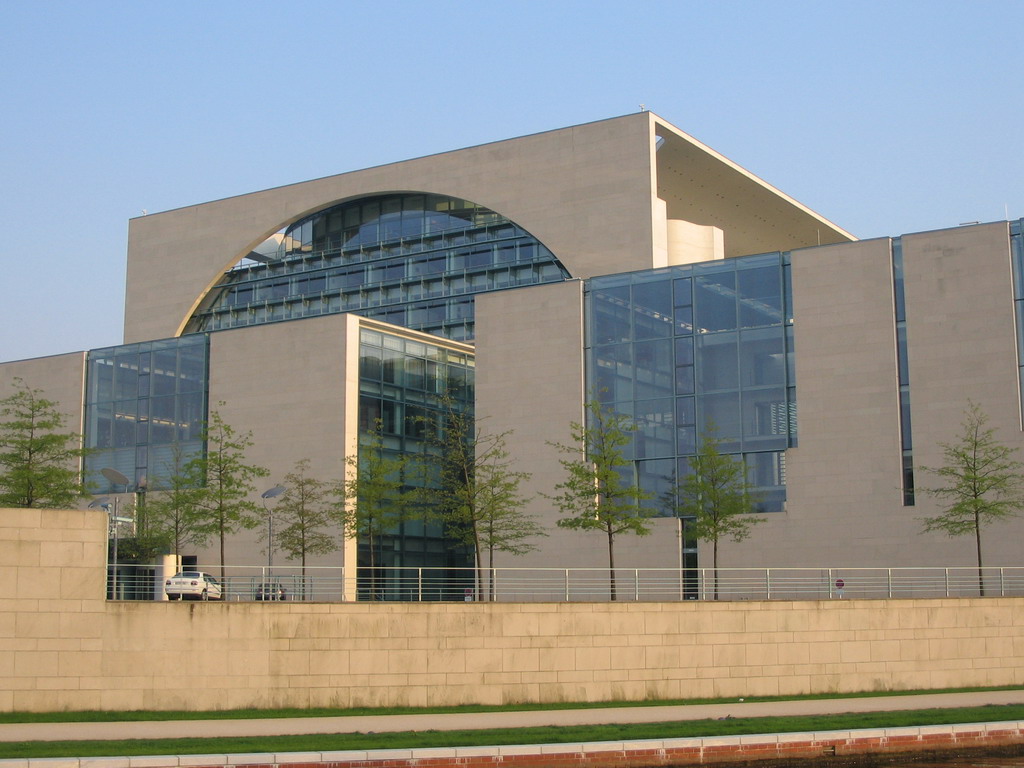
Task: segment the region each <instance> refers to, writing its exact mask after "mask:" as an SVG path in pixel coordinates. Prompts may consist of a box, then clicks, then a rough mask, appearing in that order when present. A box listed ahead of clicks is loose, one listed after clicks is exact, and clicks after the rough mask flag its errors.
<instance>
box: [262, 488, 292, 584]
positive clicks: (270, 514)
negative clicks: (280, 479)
mask: <svg viewBox="0 0 1024 768" xmlns="http://www.w3.org/2000/svg"><path fill="white" fill-rule="evenodd" d="M285 490H286V488H285V487H284V486H283V485H275V486H274V487H273V488H268V489H267V490H265V491H264V492H263V493H261V494H260V498H261V499H263V509H265V510H266V512H267V569H268V574H269V569H270V568H273V567H274V510H273V508H272V507H270V506H269V505H268V504H267V501H269V500H270V499H274V498H277V497H278V496H280V495H281V494H282V493H284V492H285Z"/></svg>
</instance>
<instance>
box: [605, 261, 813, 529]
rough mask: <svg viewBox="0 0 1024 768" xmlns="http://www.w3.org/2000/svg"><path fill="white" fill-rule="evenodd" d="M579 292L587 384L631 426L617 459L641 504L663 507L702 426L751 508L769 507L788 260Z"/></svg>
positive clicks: (777, 478)
mask: <svg viewBox="0 0 1024 768" xmlns="http://www.w3.org/2000/svg"><path fill="white" fill-rule="evenodd" d="M586 296H587V333H588V338H587V347H588V350H587V354H588V357H587V361H588V362H587V370H588V379H587V385H588V388H589V389H590V391H591V392H592V393H593V395H594V396H595V397H596V398H597V399H598V400H599V401H600V402H601V403H603V404H605V405H608V406H610V407H611V408H613V409H614V410H615V411H616V412H618V413H621V414H624V415H626V416H628V417H630V418H631V419H632V420H633V423H634V425H635V427H636V432H635V433H634V437H633V443H632V446H631V453H630V455H629V458H630V459H631V460H632V461H633V464H634V468H635V474H636V479H637V480H638V481H639V483H640V484H641V487H643V488H645V489H647V490H649V491H652V492H653V494H654V498H653V500H652V501H650V502H648V503H650V504H653V505H664V502H663V499H664V494H665V493H666V492H667V491H669V489H671V487H672V486H673V483H674V480H675V479H676V478H677V477H682V476H683V475H685V474H686V473H687V472H689V471H690V469H689V462H688V457H690V456H692V455H694V454H695V453H696V451H697V445H698V442H699V440H700V436H701V433H702V432H703V431H704V430H706V429H708V428H713V429H714V432H715V434H716V436H717V437H718V438H719V439H721V440H722V445H721V449H722V450H723V452H725V453H729V454H732V455H735V456H737V457H738V458H742V460H743V461H744V462H745V464H746V467H747V473H748V477H749V479H750V482H751V483H752V484H753V485H754V487H755V488H756V489H757V491H758V494H759V497H760V499H761V502H760V508H761V510H762V511H765V512H773V511H781V509H782V507H783V503H784V501H785V498H786V489H785V450H786V448H788V447H790V446H793V445H795V444H796V394H795V372H794V368H793V319H792V313H791V306H792V299H791V296H792V291H791V289H790V277H789V258H788V254H783V253H771V254H763V255H757V256H746V257H741V258H734V259H725V260H722V261H715V262H708V263H704V264H694V265H686V266H677V267H668V268H665V269H657V270H649V271H643V272H632V273H627V274H621V275H613V276H607V277H598V278H593V279H591V280H589V281H587V288H586ZM662 512H663V513H664V514H670V513H669V512H668V511H667V510H662Z"/></svg>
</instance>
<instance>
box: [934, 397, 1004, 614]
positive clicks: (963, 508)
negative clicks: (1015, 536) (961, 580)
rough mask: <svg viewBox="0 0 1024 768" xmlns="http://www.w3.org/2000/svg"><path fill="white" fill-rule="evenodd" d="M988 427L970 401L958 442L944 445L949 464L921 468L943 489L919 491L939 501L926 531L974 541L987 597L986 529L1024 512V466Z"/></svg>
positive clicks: (980, 411) (980, 580)
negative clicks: (983, 537)
mask: <svg viewBox="0 0 1024 768" xmlns="http://www.w3.org/2000/svg"><path fill="white" fill-rule="evenodd" d="M987 423H988V416H987V415H986V414H985V413H984V412H983V411H982V410H981V408H980V407H979V406H978V405H977V404H976V403H973V402H970V401H969V402H968V404H967V408H966V410H965V411H964V419H963V421H962V422H961V432H960V435H959V437H958V438H957V440H956V441H955V442H952V443H941V444H940V445H941V446H942V455H943V457H944V458H945V462H946V463H945V464H944V465H943V466H941V467H921V469H922V470H924V471H925V472H927V473H929V474H931V475H934V476H935V477H936V478H938V479H939V481H940V483H941V484H940V485H936V486H932V487H918V489H917V490H918V491H920V492H922V493H925V494H927V495H929V496H932V497H934V498H936V499H938V501H939V505H940V508H941V510H940V512H939V514H937V515H932V516H930V517H924V518H921V522H922V524H923V527H924V530H925V531H941V532H943V533H945V534H946V535H947V536H951V537H955V536H965V535H973V536H974V541H975V548H976V551H977V560H978V579H979V583H980V584H981V594H982V595H984V594H985V587H984V582H983V581H982V548H981V531H982V528H983V527H984V526H986V525H988V524H990V523H993V522H996V521H998V520H1004V519H1006V518H1008V517H1013V516H1015V515H1017V514H1019V513H1020V511H1021V510H1022V509H1024V483H1022V480H1021V469H1022V467H1024V464H1022V463H1021V462H1019V461H1017V460H1016V459H1014V458H1013V455H1014V454H1015V453H1016V452H1017V449H1016V448H1010V447H1008V446H1005V445H1003V444H1002V443H1000V442H999V441H997V440H996V438H995V429H994V428H993V427H987V426H986V424H987Z"/></svg>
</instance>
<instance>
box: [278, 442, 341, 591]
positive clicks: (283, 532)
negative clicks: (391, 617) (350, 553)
mask: <svg viewBox="0 0 1024 768" xmlns="http://www.w3.org/2000/svg"><path fill="white" fill-rule="evenodd" d="M284 487H285V492H284V495H283V496H281V500H280V501H278V502H277V505H276V507H275V509H274V515H275V516H276V517H277V519H278V520H279V521H280V523H281V528H280V530H279V532H278V533H277V534H276V536H275V541H274V544H275V545H277V546H278V547H280V548H281V549H282V550H283V551H284V553H285V557H287V558H288V559H289V560H299V561H300V562H301V563H302V583H303V585H305V583H306V558H307V557H308V556H309V555H325V554H327V553H328V552H333V551H334V550H336V549H337V548H338V542H337V541H336V540H335V539H334V537H333V536H331V535H330V534H329V533H327V531H326V530H325V529H326V528H327V527H328V526H329V525H330V524H331V523H332V518H331V508H330V505H329V504H328V487H327V483H325V482H323V481H322V480H318V479H316V478H315V477H310V475H309V459H301V460H300V461H298V462H296V464H295V469H294V470H292V471H291V472H289V473H288V474H287V475H285V476H284ZM268 543H269V542H268Z"/></svg>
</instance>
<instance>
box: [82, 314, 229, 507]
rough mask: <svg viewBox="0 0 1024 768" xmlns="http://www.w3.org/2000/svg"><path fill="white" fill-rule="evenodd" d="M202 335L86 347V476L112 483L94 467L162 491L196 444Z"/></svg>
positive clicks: (94, 483) (202, 390)
mask: <svg viewBox="0 0 1024 768" xmlns="http://www.w3.org/2000/svg"><path fill="white" fill-rule="evenodd" d="M208 363H209V341H208V338H207V336H206V335H205V334H196V335H191V336H183V337H181V338H177V339H163V340H160V341H147V342H142V343H138V344H125V345H122V346H118V347H107V348H105V349H94V350H92V351H90V352H89V355H88V361H87V372H86V402H85V444H86V447H87V448H89V449H90V451H91V452H90V454H89V455H88V456H87V457H86V460H85V469H86V481H87V482H88V483H90V488H91V489H92V490H93V491H94V492H97V493H111V492H115V491H125V490H126V489H125V488H114V487H112V486H111V484H110V482H109V481H108V480H107V479H105V478H104V477H103V475H102V474H101V472H100V470H101V469H104V468H108V467H109V468H111V469H115V470H117V471H118V472H120V473H121V474H122V475H124V476H125V477H127V478H128V479H129V480H130V481H131V483H132V484H133V485H137V484H138V483H139V481H141V480H142V479H143V478H145V479H146V482H147V484H148V488H149V489H150V490H161V489H162V488H164V487H165V485H164V482H165V481H166V479H167V478H168V477H170V476H171V475H172V474H174V471H175V470H174V467H175V465H176V464H181V463H182V461H188V459H190V458H192V457H193V456H195V455H196V454H197V453H199V452H201V451H202V450H203V443H202V439H201V436H202V431H203V426H204V423H205V421H206V395H207V369H208Z"/></svg>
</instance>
